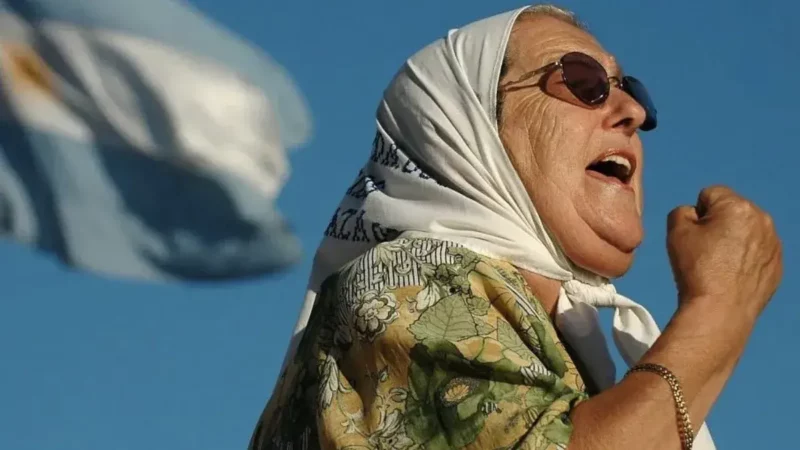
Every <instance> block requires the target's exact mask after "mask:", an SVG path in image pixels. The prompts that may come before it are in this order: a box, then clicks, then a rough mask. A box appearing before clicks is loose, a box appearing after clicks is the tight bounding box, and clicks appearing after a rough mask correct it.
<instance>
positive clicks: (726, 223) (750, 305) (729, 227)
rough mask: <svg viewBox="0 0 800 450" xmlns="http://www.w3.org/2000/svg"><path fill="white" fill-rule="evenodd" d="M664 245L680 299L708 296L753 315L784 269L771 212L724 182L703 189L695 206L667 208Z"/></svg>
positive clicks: (768, 294)
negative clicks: (723, 183) (725, 185)
mask: <svg viewBox="0 0 800 450" xmlns="http://www.w3.org/2000/svg"><path fill="white" fill-rule="evenodd" d="M667 249H668V252H669V258H670V263H671V264H672V271H673V274H674V275H675V282H676V284H677V286H678V293H679V297H680V301H681V302H692V301H708V299H713V300H712V301H715V302H718V306H719V307H722V308H728V307H730V308H741V310H742V311H743V312H746V313H749V314H751V315H752V316H753V317H755V316H757V315H758V314H760V313H761V311H762V310H763V308H764V307H765V306H766V305H767V303H768V302H769V300H770V299H771V298H772V295H773V294H774V293H775V291H776V290H777V288H778V284H779V282H780V279H781V276H782V273H783V262H782V255H781V243H780V240H779V239H778V235H777V233H776V231H775V226H774V224H773V223H772V219H771V217H770V216H769V215H768V214H767V213H765V212H764V211H762V210H761V209H759V208H758V207H757V206H756V205H754V204H753V203H751V202H749V201H748V200H746V199H744V198H742V197H740V196H739V195H737V194H736V193H735V192H733V191H732V190H731V189H729V188H727V187H723V186H714V187H709V188H706V189H704V190H703V191H701V192H700V195H699V197H698V199H697V205H696V206H694V207H692V206H682V207H679V208H676V209H674V210H673V211H672V212H671V213H670V214H669V218H668V224H667Z"/></svg>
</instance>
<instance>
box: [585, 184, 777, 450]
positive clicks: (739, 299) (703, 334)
mask: <svg viewBox="0 0 800 450" xmlns="http://www.w3.org/2000/svg"><path fill="white" fill-rule="evenodd" d="M667 249H668V251H669V256H670V263H671V265H672V269H673V273H674V275H675V281H676V284H677V287H678V292H679V305H680V306H679V308H678V311H677V312H676V314H675V315H674V316H673V318H672V320H671V321H670V323H669V325H668V326H667V328H666V330H665V331H664V334H663V335H662V336H661V337H660V338H659V339H658V341H657V342H656V343H655V345H654V346H653V348H651V349H650V351H649V352H648V353H647V354H645V356H644V358H643V360H642V362H645V363H646V362H650V363H658V364H661V365H663V366H665V367H667V368H669V369H670V370H671V371H672V372H673V373H675V375H676V376H677V377H678V378H679V379H680V381H681V384H682V388H683V391H684V396H685V398H686V400H687V403H688V405H689V408H690V414H691V415H692V420H693V422H694V423H695V424H696V426H697V425H699V424H700V423H701V422H702V421H703V420H705V417H706V415H707V414H708V412H709V410H710V409H711V406H712V404H713V403H714V402H715V401H716V398H717V396H718V395H719V393H720V392H721V391H722V388H723V386H724V385H725V383H726V381H727V380H728V378H729V377H730V375H731V373H732V371H733V368H734V366H735V365H736V363H737V362H738V360H739V358H740V356H741V354H742V352H743V350H744V346H745V343H746V341H747V338H748V337H749V336H750V333H751V332H752V330H753V326H754V325H755V322H756V320H757V318H758V316H759V315H760V313H761V311H762V310H763V308H764V307H765V306H766V305H767V303H768V302H769V300H770V299H771V298H772V296H773V294H774V293H775V291H776V289H777V287H778V283H779V282H780V278H781V275H782V257H781V253H782V252H781V245H780V241H779V239H778V237H777V234H776V231H775V227H774V225H773V223H772V220H771V218H770V217H769V216H768V215H767V214H766V213H764V212H763V211H761V210H760V209H758V207H756V206H755V205H753V204H752V203H750V202H748V201H747V200H745V199H743V198H741V197H739V196H738V195H736V194H735V193H734V192H733V191H731V190H730V189H728V188H725V187H719V186H718V187H711V188H707V189H704V190H703V191H702V192H701V193H700V195H699V197H698V201H697V205H696V206H695V207H691V206H683V207H679V208H676V209H675V210H673V211H672V212H671V213H670V215H669V218H668V233H667ZM573 416H574V420H575V435H574V439H573V440H572V441H571V442H570V446H569V449H570V450H589V449H591V450H594V449H606V448H615V449H627V448H630V449H634V448H636V449H639V448H641V449H647V448H650V449H657V450H658V449H677V448H680V445H679V443H678V438H677V429H676V426H677V424H676V420H675V411H674V406H673V402H672V398H671V392H670V390H669V389H668V388H667V385H666V383H665V382H664V380H662V379H661V378H660V377H659V376H657V375H655V374H649V373H636V374H633V375H631V376H630V377H626V378H625V379H624V380H623V381H622V382H621V383H619V384H618V385H617V386H615V387H613V388H611V389H609V390H608V391H606V392H603V393H602V394H601V395H598V396H597V397H596V398H593V399H591V400H590V401H587V402H585V403H584V404H582V405H581V406H580V407H578V408H577V409H576V410H575V411H574V412H573Z"/></svg>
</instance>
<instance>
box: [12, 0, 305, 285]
mask: <svg viewBox="0 0 800 450" xmlns="http://www.w3.org/2000/svg"><path fill="white" fill-rule="evenodd" d="M310 132H311V129H310V117H309V113H308V111H307V108H306V104H305V102H304V100H303V98H302V96H301V94H300V93H299V91H298V90H297V89H296V87H295V85H294V83H293V81H292V79H291V77H290V76H289V75H288V74H287V73H286V72H285V71H284V69H283V68H282V67H281V66H280V65H278V64H277V63H275V62H274V61H273V60H272V59H271V58H270V57H269V56H268V55H266V54H265V53H264V52H263V51H261V50H259V49H257V48H256V47H254V46H252V45H250V44H248V43H247V42H245V41H243V40H242V39H240V38H238V37H236V36H235V35H233V34H232V33H230V32H228V31H226V30H224V29H223V28H222V27H221V26H220V25H217V24H215V23H213V22H212V21H210V20H209V19H208V18H206V17H205V16H203V15H202V14H201V13H199V12H198V11H196V10H194V9H193V8H192V7H191V6H190V5H189V4H187V3H183V2H176V1H172V0H136V1H128V0H0V237H5V238H7V239H11V240H12V241H15V242H19V243H22V244H25V245H29V246H31V247H34V248H37V249H39V250H42V251H44V252H47V253H50V254H54V255H57V257H58V258H59V259H60V260H61V261H63V262H64V263H66V264H68V265H70V266H72V267H75V268H79V269H82V270H88V271H92V272H99V273H104V274H108V275H113V276H121V277H131V278H138V279H149V280H170V279H172V280H175V279H195V280H213V279H228V278H239V277H247V276H256V275H260V274H264V273H269V272H273V271H275V270H280V269H283V268H286V267H288V266H289V265H291V264H293V263H295V262H297V261H298V260H299V258H300V256H301V252H300V246H299V242H298V239H297V237H296V236H295V235H294V234H293V233H292V232H291V230H290V229H289V228H288V226H287V224H286V221H285V220H284V219H283V218H282V217H281V216H280V214H279V213H278V212H277V211H276V209H275V204H274V203H275V200H276V198H277V196H278V194H279V192H280V190H281V188H282V186H283V185H284V183H285V182H286V179H287V176H288V170H289V164H288V160H287V155H286V152H287V149H289V148H292V147H295V146H298V145H300V144H302V143H304V142H305V141H306V140H307V139H308V138H309V135H310Z"/></svg>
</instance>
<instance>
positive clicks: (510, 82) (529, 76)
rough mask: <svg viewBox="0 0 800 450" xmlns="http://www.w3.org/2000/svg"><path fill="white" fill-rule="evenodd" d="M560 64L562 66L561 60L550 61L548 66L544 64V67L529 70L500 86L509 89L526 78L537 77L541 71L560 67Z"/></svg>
mask: <svg viewBox="0 0 800 450" xmlns="http://www.w3.org/2000/svg"><path fill="white" fill-rule="evenodd" d="M560 66H561V63H559V62H552V63H550V64H548V65H546V66H544V67H541V68H539V69H536V70H534V71H532V72H528V73H526V74H525V75H523V76H521V77H520V78H519V79H517V80H514V81H509V82H508V83H506V84H504V85H502V86H500V89H507V88H508V87H509V86H513V85H515V84H519V83H522V82H523V81H525V80H529V79H531V78H533V77H535V76H536V75H539V74H540V73H544V72H548V71H550V70H551V69H553V67H560Z"/></svg>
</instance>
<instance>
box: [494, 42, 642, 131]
mask: <svg viewBox="0 0 800 450" xmlns="http://www.w3.org/2000/svg"><path fill="white" fill-rule="evenodd" d="M553 69H561V78H562V79H563V80H564V84H565V85H566V86H567V89H569V91H570V92H572V95H574V96H575V97H576V98H577V99H578V100H580V101H581V102H583V103H585V104H586V105H588V106H598V105H602V104H603V103H604V102H605V101H606V100H607V99H608V96H609V94H610V93H611V85H612V83H613V84H614V85H615V86H616V87H618V88H620V89H621V90H622V91H623V92H625V93H627V94H628V95H630V96H631V98H633V99H634V100H636V102H637V103H639V104H640V105H641V106H642V108H644V111H645V120H644V122H643V123H642V125H641V126H640V127H639V128H640V129H641V130H642V131H650V130H652V129H654V128H655V127H656V125H657V120H656V113H657V111H656V107H655V105H653V100H651V99H650V95H649V94H648V93H647V89H645V87H644V84H642V82H641V81H639V80H637V79H636V78H634V77H630V76H624V77H622V79H620V78H617V77H609V76H608V72H606V69H605V68H604V67H603V65H602V64H600V63H599V62H598V61H597V60H596V59H594V58H592V57H591V56H589V55H587V54H584V53H580V52H571V53H567V54H566V55H564V56H562V57H561V59H559V60H558V61H556V62H553V63H550V64H548V65H546V66H544V67H542V68H539V69H536V70H534V71H533V72H529V73H527V74H525V75H523V76H522V77H521V78H520V79H519V80H517V81H514V82H511V83H508V84H507V85H506V86H509V85H514V84H517V83H519V82H521V81H525V80H527V79H529V78H531V77H533V76H535V75H538V74H540V73H544V72H550V71H551V70H553Z"/></svg>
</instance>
